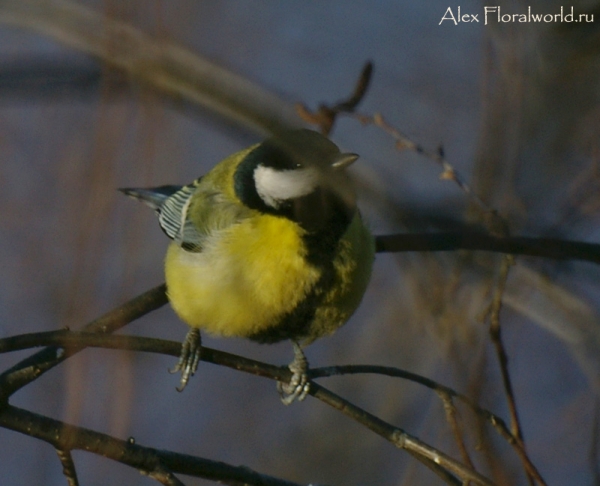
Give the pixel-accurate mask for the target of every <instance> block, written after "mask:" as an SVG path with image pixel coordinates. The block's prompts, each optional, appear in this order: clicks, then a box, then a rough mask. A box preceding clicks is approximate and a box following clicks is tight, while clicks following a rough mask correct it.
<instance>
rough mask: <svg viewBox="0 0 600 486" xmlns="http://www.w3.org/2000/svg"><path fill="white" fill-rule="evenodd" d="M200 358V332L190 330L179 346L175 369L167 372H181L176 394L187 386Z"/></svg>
mask: <svg viewBox="0 0 600 486" xmlns="http://www.w3.org/2000/svg"><path fill="white" fill-rule="evenodd" d="M201 357H202V340H201V338H200V331H199V330H198V329H196V328H192V329H190V330H189V331H188V333H187V335H186V336H185V340H184V341H183V344H182V345H181V354H180V355H179V361H177V364H176V365H175V368H173V369H171V370H169V373H177V372H179V371H181V381H180V382H179V386H178V387H177V391H178V392H182V391H183V389H184V388H185V387H186V385H187V384H188V381H189V379H190V377H192V376H194V373H195V372H196V370H197V369H198V363H200V358H201Z"/></svg>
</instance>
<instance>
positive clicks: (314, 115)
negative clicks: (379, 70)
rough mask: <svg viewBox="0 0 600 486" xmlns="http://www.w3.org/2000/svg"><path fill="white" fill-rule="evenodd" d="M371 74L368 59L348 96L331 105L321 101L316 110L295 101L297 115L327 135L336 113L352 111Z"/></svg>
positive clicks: (364, 92) (360, 99)
mask: <svg viewBox="0 0 600 486" xmlns="http://www.w3.org/2000/svg"><path fill="white" fill-rule="evenodd" d="M372 74H373V63H372V62H371V61H368V62H367V63H366V64H365V65H364V67H363V69H362V71H361V73H360V76H359V78H358V81H357V82H356V85H355V87H354V91H353V92H352V94H350V96H348V98H346V99H344V100H341V101H338V102H337V103H335V104H334V105H333V106H329V105H326V104H324V103H322V104H320V105H319V108H318V109H317V111H311V110H310V109H309V108H307V107H306V106H305V105H303V104H302V103H296V105H295V107H296V112H297V113H298V116H300V118H302V119H303V120H304V121H305V122H307V123H310V124H311V125H317V126H318V127H319V130H320V131H321V133H322V134H323V135H329V134H330V133H331V130H332V129H333V125H334V124H335V122H336V120H337V117H338V115H339V114H341V113H353V112H354V110H355V109H356V107H357V106H358V104H359V103H360V102H361V101H362V99H363V98H364V96H365V94H366V93H367V89H368V87H369V84H370V82H371V76H372Z"/></svg>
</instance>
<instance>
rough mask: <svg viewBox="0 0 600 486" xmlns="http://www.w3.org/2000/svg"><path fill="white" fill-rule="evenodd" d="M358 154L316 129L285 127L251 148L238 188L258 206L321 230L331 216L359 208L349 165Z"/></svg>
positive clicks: (342, 215)
mask: <svg viewBox="0 0 600 486" xmlns="http://www.w3.org/2000/svg"><path fill="white" fill-rule="evenodd" d="M356 159H358V155H356V154H352V153H342V152H340V150H339V148H338V147H337V145H335V144H334V143H333V142H331V141H330V140H329V139H328V138H326V137H325V136H323V135H321V134H319V133H317V132H314V131H312V130H294V131H289V132H285V133H282V134H280V135H278V136H276V137H273V138H270V139H268V140H266V141H264V142H263V143H261V144H260V145H258V146H257V147H256V148H255V149H254V150H252V151H251V152H249V153H248V155H247V156H246V157H245V158H244V160H243V161H242V162H241V163H240V165H239V166H238V169H237V171H236V174H235V176H234V178H235V180H234V184H235V190H236V193H237V195H238V197H239V198H240V200H241V201H242V202H243V203H244V204H246V205H247V206H248V207H250V208H252V209H256V210H258V211H262V212H266V213H270V214H275V215H281V216H284V217H287V218H289V219H292V220H294V221H296V222H298V223H299V224H300V225H301V226H303V227H305V228H306V229H308V230H318V229H319V228H321V227H322V226H323V225H324V224H327V221H328V220H329V219H331V218H350V217H351V215H352V214H353V213H354V211H355V194H354V190H353V188H352V185H351V181H350V179H349V177H348V175H347V173H346V171H345V169H346V168H347V167H348V166H350V165H351V164H352V163H353V162H354V161H356Z"/></svg>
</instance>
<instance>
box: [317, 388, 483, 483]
mask: <svg viewBox="0 0 600 486" xmlns="http://www.w3.org/2000/svg"><path fill="white" fill-rule="evenodd" d="M310 394H311V395H313V396H314V397H316V398H318V399H319V400H321V401H322V402H324V403H326V404H328V405H329V406H331V407H333V408H335V409H337V410H339V411H340V412H342V413H343V414H344V415H346V416H348V417H350V418H352V419H354V420H356V421H357V422H358V423H361V424H362V425H364V426H365V427H367V428H368V429H370V430H371V431H373V432H375V433H376V434H378V435H380V436H381V437H383V438H385V439H387V440H389V441H390V442H392V443H393V444H394V445H395V446H396V447H398V448H400V449H404V450H406V451H407V452H408V453H409V454H411V455H412V456H414V457H417V458H419V457H421V458H425V459H427V460H428V461H431V462H433V463H435V464H437V465H439V466H441V467H443V468H444V469H446V470H447V471H448V472H450V473H451V474H455V475H457V476H458V477H459V478H461V480H462V481H467V480H468V481H472V482H474V483H475V484H479V485H486V486H491V485H493V484H494V483H493V482H492V481H490V480H489V479H488V478H486V477H485V476H483V475H481V474H479V473H478V472H476V471H474V470H472V469H471V468H469V467H467V466H465V465H463V464H461V463H460V462H458V461H456V460H454V459H452V458H451V457H450V456H448V455H446V454H444V453H443V452H441V451H439V450H437V449H435V448H433V447H431V446H430V445H428V444H426V443H424V442H423V441H421V440H419V439H417V438H416V437H414V436H412V435H410V434H409V433H408V432H406V431H404V430H402V429H400V428H398V427H394V426H392V425H390V424H388V423H387V422H384V421H383V420H381V419H380V418H379V417H376V416H375V415H372V414H370V413H369V412H367V411H365V410H363V409H361V408H360V407H357V406H356V405H354V404H353V403H351V402H349V401H347V400H345V399H344V398H342V397H340V396H338V395H336V394H335V393H332V392H331V391H329V390H327V389H325V388H324V387H322V386H321V385H318V384H317V383H314V382H313V383H312V384H311V390H310Z"/></svg>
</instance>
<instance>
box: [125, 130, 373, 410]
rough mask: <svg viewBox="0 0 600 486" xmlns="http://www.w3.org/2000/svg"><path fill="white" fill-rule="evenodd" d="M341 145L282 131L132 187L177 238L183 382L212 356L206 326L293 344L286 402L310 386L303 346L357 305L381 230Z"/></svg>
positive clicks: (174, 295)
mask: <svg viewBox="0 0 600 486" xmlns="http://www.w3.org/2000/svg"><path fill="white" fill-rule="evenodd" d="M357 158H358V156H357V155H355V154H351V153H341V152H340V150H339V148H338V147H337V146H336V145H335V144H334V143H333V142H331V141H330V140H329V139H328V138H326V137H324V136H323V135H320V134H319V133H317V132H314V131H312V130H306V129H302V130H293V131H289V132H285V133H281V134H279V135H277V136H275V137H273V138H270V139H268V140H266V141H264V142H263V143H260V144H257V145H254V146H251V147H249V148H247V149H245V150H242V151H240V152H237V153H235V154H233V155H231V156H230V157H227V158H226V159H225V160H223V161H221V162H220V163H219V164H217V165H216V166H215V167H214V168H213V169H212V170H211V171H209V172H208V173H207V174H206V175H204V176H203V177H201V178H199V179H197V180H195V181H194V182H192V183H191V184H189V185H186V186H161V187H156V188H152V189H121V191H122V192H124V193H125V194H127V195H129V196H131V197H133V198H135V199H138V200H140V201H142V202H144V203H146V204H147V205H148V206H150V207H151V208H153V209H154V210H155V211H156V213H157V214H158V220H159V223H160V227H161V228H162V230H163V231H164V232H165V233H166V235H167V236H168V237H169V238H171V239H172V240H173V241H172V242H171V244H170V246H169V248H168V250H167V256H166V261H165V276H166V284H167V295H168V298H169V301H170V303H171V305H172V307H173V309H174V310H175V312H176V313H177V315H178V316H179V317H180V318H181V319H182V320H183V321H185V322H186V323H187V324H188V325H189V326H190V327H191V329H190V331H189V332H188V334H187V336H186V339H185V341H184V343H183V345H182V353H181V357H180V359H179V362H178V364H177V366H176V367H175V369H174V370H173V372H176V371H181V382H180V387H179V388H178V390H182V389H183V388H184V387H185V386H186V384H187V382H188V380H189V378H190V376H191V375H193V374H194V372H195V371H196V369H197V366H198V362H199V360H200V356H201V339H200V329H202V330H205V331H206V332H208V333H209V334H212V335H217V336H236V337H244V338H248V339H251V340H253V341H258V342H260V343H275V342H278V341H282V340H285V339H289V340H291V341H292V343H293V345H294V356H295V358H294V361H293V362H292V364H291V365H290V369H291V370H292V371H293V378H292V380H291V381H290V383H289V384H281V383H279V384H278V388H279V391H280V394H281V397H282V400H283V402H284V403H291V402H292V401H293V400H295V399H303V398H304V396H305V395H306V393H307V392H308V387H309V385H308V381H307V369H308V368H307V366H308V365H307V362H306V358H305V357H304V354H303V352H302V348H301V345H302V346H305V345H307V344H309V343H311V342H313V341H314V340H315V339H318V338H320V337H323V336H326V335H329V334H332V333H333V332H334V331H336V330H337V329H338V328H339V327H340V326H342V325H343V324H345V323H346V321H347V320H348V319H349V318H350V316H351V315H352V314H353V312H354V311H355V310H356V308H357V307H358V305H359V303H360V301H361V299H362V296H363V294H364V292H365V289H366V287H367V283H368V281H369V278H370V274H371V267H372V264H373V259H374V250H375V245H374V239H373V237H372V235H371V233H370V232H369V230H368V229H367V227H366V226H365V225H364V223H363V221H362V219H361V215H360V213H359V211H358V209H357V207H356V197H355V192H354V190H353V187H352V185H351V181H350V179H349V177H348V174H347V173H346V170H345V169H346V168H347V167H348V166H349V165H350V164H352V163H353V162H354V161H355V160H356V159H357Z"/></svg>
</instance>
